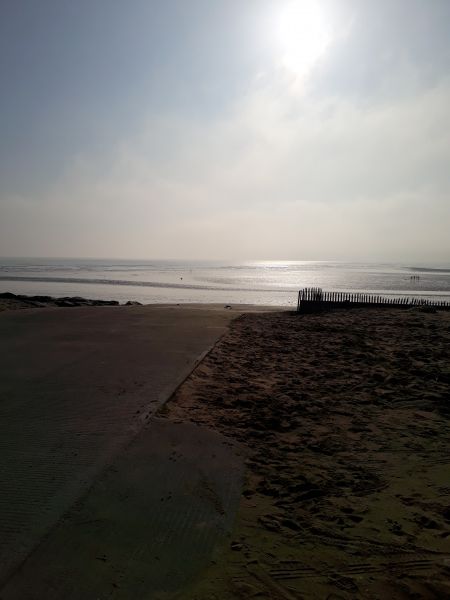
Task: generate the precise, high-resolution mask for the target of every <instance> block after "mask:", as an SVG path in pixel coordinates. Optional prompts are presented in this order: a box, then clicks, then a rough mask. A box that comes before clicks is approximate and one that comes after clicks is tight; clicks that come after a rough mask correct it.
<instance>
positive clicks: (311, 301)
mask: <svg viewBox="0 0 450 600" xmlns="http://www.w3.org/2000/svg"><path fill="white" fill-rule="evenodd" d="M373 306H376V307H383V306H384V307H389V308H412V307H414V306H417V307H420V306H423V307H429V308H430V309H438V310H450V302H445V301H431V300H427V299H425V298H418V297H415V298H414V297H413V298H406V297H403V298H400V297H399V298H387V297H386V296H379V295H376V294H355V293H352V292H324V291H323V290H322V289H321V288H304V289H303V290H300V291H299V293H298V302H297V312H302V313H305V312H318V311H321V310H329V309H331V308H362V307H373Z"/></svg>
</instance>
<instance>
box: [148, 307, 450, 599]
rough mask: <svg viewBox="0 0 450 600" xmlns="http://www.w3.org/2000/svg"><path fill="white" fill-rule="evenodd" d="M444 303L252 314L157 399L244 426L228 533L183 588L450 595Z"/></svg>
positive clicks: (221, 595) (449, 406) (201, 421)
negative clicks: (240, 486)
mask: <svg viewBox="0 0 450 600" xmlns="http://www.w3.org/2000/svg"><path fill="white" fill-rule="evenodd" d="M449 342H450V315H449V313H445V312H436V313H430V312H423V311H421V310H419V309H413V310H405V311H398V310H393V311H392V310H386V309H384V310H377V309H373V310H372V309H364V310H348V311H345V310H344V311H335V312H330V313H325V314H321V315H304V316H297V315H294V314H290V313H278V314H259V315H255V314H247V315H243V316H242V317H240V318H238V319H237V320H235V321H234V322H232V323H231V324H230V330H229V332H228V333H227V335H226V336H224V337H223V338H222V339H221V340H220V342H219V343H218V344H217V345H216V346H215V348H214V349H213V351H212V352H211V353H209V354H208V356H207V357H206V358H205V360H204V361H203V362H202V363H201V365H199V366H198V367H197V369H196V370H195V371H194V373H193V374H192V375H191V376H190V378H189V379H188V380H187V381H186V382H185V383H184V384H183V386H182V387H181V388H180V389H179V390H178V391H177V393H176V394H175V396H174V397H173V398H172V399H171V401H170V402H169V403H168V404H166V405H165V406H164V407H163V408H162V409H161V410H160V412H159V415H160V416H162V417H164V418H165V419H167V420H168V422H173V423H185V422H187V421H191V422H194V423H196V424H198V425H199V426H201V427H206V428H210V429H213V430H216V431H217V432H220V433H221V434H223V435H225V436H227V437H228V438H229V439H231V440H233V441H235V442H238V443H240V444H241V446H242V447H243V448H244V449H245V450H244V451H245V453H246V467H247V474H246V483H245V486H244V491H243V494H242V497H241V503H240V509H239V514H238V518H237V521H236V523H235V527H234V530H233V535H232V537H231V538H230V540H229V543H228V544H227V546H226V547H225V548H224V549H223V552H222V553H221V555H220V556H219V558H218V559H216V561H215V564H212V565H211V566H210V568H209V570H208V571H207V572H206V573H204V574H203V575H202V576H201V577H199V578H198V579H197V580H196V582H194V583H193V585H192V586H191V588H190V589H189V590H184V591H183V592H182V593H181V594H180V595H179V598H183V599H186V600H188V599H189V600H194V599H195V600H206V599H208V600H228V599H230V600H231V599H232V598H242V599H244V598H258V599H260V598H261V599H266V598H267V599H268V598H272V599H273V598H276V599H279V598H280V599H285V600H296V599H300V598H328V599H329V600H338V599H339V598H405V599H406V598H444V597H450V583H449V582H450V508H449V506H450V345H449Z"/></svg>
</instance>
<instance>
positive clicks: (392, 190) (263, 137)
mask: <svg viewBox="0 0 450 600" xmlns="http://www.w3.org/2000/svg"><path fill="white" fill-rule="evenodd" d="M449 33H450V2H449V1H448V0H376V1H375V0H127V2H125V1H123V0H77V1H76V2H74V1H73V0H2V1H1V2H0V256H35V257H38V256H39V257H98V258H102V257H115V258H155V259H157V258H181V259H182V258H187V259H207V258H211V259H272V260H284V259H286V260H354V261H356V260H361V261H370V260H373V261H392V262H396V261H405V260H406V261H416V262H422V263H430V262H434V263H446V264H450V235H449V229H450V135H449V131H450V35H449Z"/></svg>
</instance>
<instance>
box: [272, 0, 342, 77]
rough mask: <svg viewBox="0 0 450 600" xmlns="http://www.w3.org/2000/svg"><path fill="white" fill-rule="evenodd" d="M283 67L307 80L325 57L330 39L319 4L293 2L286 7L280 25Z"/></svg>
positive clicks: (278, 29)
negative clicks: (318, 62) (316, 64)
mask: <svg viewBox="0 0 450 600" xmlns="http://www.w3.org/2000/svg"><path fill="white" fill-rule="evenodd" d="M276 34H277V38H278V42H279V44H280V46H281V50H282V52H283V57H282V63H283V66H284V67H285V68H286V69H288V70H289V71H291V72H292V73H294V74H295V75H296V76H298V77H304V76H306V75H307V74H308V73H309V72H310V70H311V69H312V68H313V66H314V65H315V63H316V62H317V61H318V60H319V59H320V58H321V57H322V55H323V54H324V53H325V51H326V49H327V47H328V45H329V43H330V41H331V36H330V32H329V30H328V27H327V23H326V20H325V17H324V15H323V12H322V10H321V7H320V5H319V4H318V2H317V1H316V0H294V1H292V2H289V3H288V4H287V5H285V7H284V9H283V11H282V12H281V14H280V15H279V19H278V23H277V32H276Z"/></svg>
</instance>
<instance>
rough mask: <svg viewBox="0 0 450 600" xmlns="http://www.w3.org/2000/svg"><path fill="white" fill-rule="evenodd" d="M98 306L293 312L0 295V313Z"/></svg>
mask: <svg viewBox="0 0 450 600" xmlns="http://www.w3.org/2000/svg"><path fill="white" fill-rule="evenodd" d="M98 306H115V307H125V306H127V307H130V306H141V307H146V308H150V307H155V308H170V307H184V308H199V309H200V308H201V309H208V308H210V309H224V308H225V309H227V310H232V311H233V310H234V311H238V312H249V311H251V312H266V311H269V312H278V311H279V312H289V311H291V312H292V310H293V309H292V308H291V307H289V306H286V305H280V306H274V305H264V304H244V303H241V304H223V303H219V302H207V303H206V302H205V303H202V302H161V303H159V302H158V303H156V302H152V303H149V304H143V303H142V302H138V301H136V300H128V301H126V302H123V303H122V304H121V303H120V302H119V301H117V300H96V299H90V298H82V297H81V296H63V297H53V296H44V295H35V296H30V295H25V294H13V293H12V292H2V293H0V312H2V311H8V310H24V309H25V310H26V309H32V308H80V307H98Z"/></svg>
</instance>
